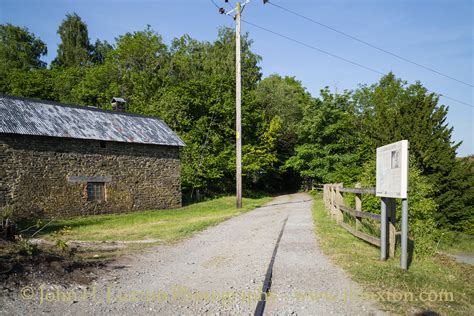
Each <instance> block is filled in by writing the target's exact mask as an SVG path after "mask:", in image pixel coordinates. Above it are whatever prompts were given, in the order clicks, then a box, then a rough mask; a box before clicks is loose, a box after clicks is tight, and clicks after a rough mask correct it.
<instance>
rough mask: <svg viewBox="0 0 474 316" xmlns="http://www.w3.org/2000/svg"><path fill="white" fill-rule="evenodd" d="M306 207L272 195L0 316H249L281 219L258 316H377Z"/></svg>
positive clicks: (0, 306)
mask: <svg viewBox="0 0 474 316" xmlns="http://www.w3.org/2000/svg"><path fill="white" fill-rule="evenodd" d="M311 203H312V202H311V201H310V197H309V196H308V195H305V194H293V195H285V196H280V197H278V198H276V199H274V200H273V201H272V202H271V204H270V205H267V206H265V207H262V208H259V209H257V210H255V211H252V212H249V213H246V214H244V215H241V216H238V217H236V218H233V219H231V220H228V221H226V222H224V223H222V224H220V225H218V226H216V227H212V228H210V229H207V230H206V231H204V232H202V233H199V234H197V235H195V236H194V237H193V238H191V239H188V240H186V241H183V242H181V243H178V244H176V245H172V246H159V247H156V248H154V249H153V251H152V252H148V253H145V254H142V255H136V256H133V257H126V258H123V259H121V260H120V261H119V262H116V263H115V264H113V265H112V266H110V267H109V270H110V271H109V272H108V273H104V276H102V277H101V278H99V279H98V280H97V281H96V282H95V283H94V284H92V285H91V286H90V287H89V288H88V289H83V288H59V290H58V289H57V288H55V287H54V285H49V286H45V287H44V289H43V294H41V290H40V289H37V288H31V289H28V290H24V291H25V293H23V295H24V296H26V297H30V296H31V297H32V298H31V299H30V300H25V299H24V298H22V297H21V295H20V294H21V293H19V294H18V298H16V299H11V298H9V299H7V298H0V314H2V312H3V313H5V314H9V315H12V314H14V315H16V314H18V315H23V314H31V313H53V314H60V315H76V314H80V315H84V314H88V315H92V314H94V315H97V314H135V315H142V314H150V313H160V314H166V315H170V314H173V315H175V314H187V315H194V314H202V313H206V314H217V313H220V314H253V313H254V311H255V307H256V305H257V302H258V301H259V299H260V295H261V289H262V284H263V282H264V279H265V275H266V273H267V268H268V265H269V263H270V259H271V257H272V253H273V251H274V248H275V243H276V241H277V239H278V236H279V234H280V231H281V229H282V226H283V224H284V222H285V219H287V221H286V225H285V229H284V231H283V234H282V238H281V242H280V245H279V249H278V252H277V255H276V257H275V261H274V267H273V278H272V285H271V294H270V295H269V296H268V297H267V301H266V306H265V314H268V315H271V314H280V315H281V314H292V313H296V314H300V315H301V314H320V315H323V314H324V315H325V314H379V313H380V312H379V311H378V310H377V309H376V308H375V307H374V306H373V305H372V304H371V303H368V302H362V301H357V300H356V299H354V298H353V297H352V295H351V294H350V293H356V292H358V291H359V288H358V287H357V285H356V284H354V283H353V282H352V281H350V280H349V278H348V277H347V276H346V274H345V273H344V272H343V271H342V270H341V269H339V268H337V267H335V266H334V265H333V264H332V263H331V262H330V261H329V260H328V259H327V258H326V257H325V256H324V255H323V254H322V253H321V251H320V250H319V248H318V245H317V242H316V239H315V236H314V232H313V231H314V227H313V222H312V216H311ZM31 291H34V292H31ZM84 291H85V292H84ZM30 293H33V294H32V295H31V294H30ZM84 293H86V294H84ZM41 297H43V298H41ZM47 298H49V300H50V301H49V302H48V301H47Z"/></svg>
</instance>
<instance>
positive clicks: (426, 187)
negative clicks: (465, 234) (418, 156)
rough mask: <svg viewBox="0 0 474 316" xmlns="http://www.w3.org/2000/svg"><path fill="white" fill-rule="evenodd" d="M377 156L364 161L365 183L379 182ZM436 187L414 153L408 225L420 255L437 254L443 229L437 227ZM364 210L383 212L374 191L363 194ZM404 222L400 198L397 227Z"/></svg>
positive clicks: (411, 159) (409, 181)
mask: <svg viewBox="0 0 474 316" xmlns="http://www.w3.org/2000/svg"><path fill="white" fill-rule="evenodd" d="M375 181H376V179H375V160H372V161H369V162H368V163H366V164H365V165H364V171H363V174H362V179H361V183H362V186H363V187H374V186H375ZM433 192H434V188H433V185H432V184H431V183H430V182H429V180H428V178H427V177H425V176H423V175H422V174H421V171H420V170H419V169H418V168H417V167H416V165H415V163H414V159H413V158H412V157H410V169H409V175H408V229H409V235H410V238H412V239H413V240H414V243H415V254H416V255H419V256H425V255H433V254H434V253H435V241H436V240H437V239H438V238H439V235H440V232H439V230H438V229H437V227H436V221H435V215H436V212H437V210H438V206H437V204H436V203H435V201H434V200H433V199H432V198H431V196H432V195H433ZM362 203H363V208H364V210H366V211H368V212H372V213H376V214H380V198H378V197H376V196H374V195H363V196H362ZM400 225H401V201H400V200H397V223H396V227H397V230H400Z"/></svg>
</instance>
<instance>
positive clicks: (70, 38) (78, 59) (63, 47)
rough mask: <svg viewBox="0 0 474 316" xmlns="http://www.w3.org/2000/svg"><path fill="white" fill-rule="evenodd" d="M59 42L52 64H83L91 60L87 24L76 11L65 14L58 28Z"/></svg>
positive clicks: (71, 65) (69, 65)
mask: <svg viewBox="0 0 474 316" xmlns="http://www.w3.org/2000/svg"><path fill="white" fill-rule="evenodd" d="M58 35H59V36H60V37H61V43H60V44H59V45H58V51H57V57H56V58H55V59H54V60H53V65H56V66H62V67H73V66H84V65H87V64H89V63H90V62H91V51H92V46H91V44H90V42H89V33H88V30H87V25H86V23H84V22H83V21H82V19H81V17H80V16H78V15H77V14H76V13H73V14H67V15H66V18H65V19H64V20H63V21H62V23H61V25H60V26H59V29H58Z"/></svg>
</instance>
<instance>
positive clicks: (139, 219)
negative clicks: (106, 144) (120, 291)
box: [40, 197, 271, 242]
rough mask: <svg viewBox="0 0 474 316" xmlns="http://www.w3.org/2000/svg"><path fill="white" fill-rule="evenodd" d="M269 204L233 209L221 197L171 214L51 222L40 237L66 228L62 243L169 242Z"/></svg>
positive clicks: (251, 203)
mask: <svg viewBox="0 0 474 316" xmlns="http://www.w3.org/2000/svg"><path fill="white" fill-rule="evenodd" d="M270 200H271V198H270V197H264V198H258V199H248V198H244V199H243V207H242V208H241V209H236V208H235V198H234V197H222V198H218V199H214V200H210V201H206V202H201V203H196V204H192V205H188V206H185V207H182V208H180V209H173V210H155V211H142V212H133V213H126V214H110V215H93V216H84V217H75V218H71V219H64V220H56V221H54V222H52V223H51V224H49V225H48V226H47V228H46V229H44V230H43V232H42V234H41V235H40V236H41V237H43V238H53V237H54V234H53V232H55V231H58V230H61V229H63V228H64V227H68V229H67V230H66V232H65V233H63V234H62V236H61V238H62V239H64V240H82V241H108V240H121V241H129V240H147V239H153V240H159V241H160V242H172V241H176V240H179V239H182V238H185V237H189V236H191V235H192V234H193V233H195V232H198V231H202V230H204V229H206V228H207V227H209V226H212V225H216V224H218V223H220V222H222V221H224V220H227V219H229V218H231V217H233V216H236V215H239V214H242V213H244V212H247V211H250V210H252V209H254V208H256V207H258V206H261V205H263V204H264V203H266V202H268V201H270Z"/></svg>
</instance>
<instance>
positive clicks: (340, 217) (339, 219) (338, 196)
mask: <svg viewBox="0 0 474 316" xmlns="http://www.w3.org/2000/svg"><path fill="white" fill-rule="evenodd" d="M342 186H343V184H342V183H338V184H336V203H337V204H336V213H335V217H336V222H337V223H341V222H342V221H343V220H344V216H343V213H342V211H341V208H340V207H339V206H340V205H344V198H343V197H342V194H341V192H340V191H339V188H342Z"/></svg>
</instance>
